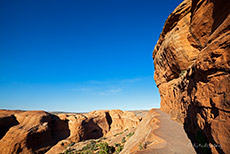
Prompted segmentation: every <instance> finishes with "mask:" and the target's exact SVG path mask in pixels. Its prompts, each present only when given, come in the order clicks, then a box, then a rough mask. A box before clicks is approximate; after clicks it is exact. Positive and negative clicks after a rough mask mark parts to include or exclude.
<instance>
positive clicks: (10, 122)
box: [0, 115, 19, 140]
mask: <svg viewBox="0 0 230 154" xmlns="http://www.w3.org/2000/svg"><path fill="white" fill-rule="evenodd" d="M18 124H19V122H18V121H17V119H16V117H15V116H14V115H11V116H8V117H4V118H1V119H0V128H1V129H0V140H1V139H2V138H3V137H4V136H5V135H6V133H7V132H8V130H9V129H10V128H11V127H13V126H15V125H18Z"/></svg>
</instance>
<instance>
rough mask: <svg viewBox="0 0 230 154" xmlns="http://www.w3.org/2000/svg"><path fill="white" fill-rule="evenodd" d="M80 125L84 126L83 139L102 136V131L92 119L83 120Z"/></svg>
mask: <svg viewBox="0 0 230 154" xmlns="http://www.w3.org/2000/svg"><path fill="white" fill-rule="evenodd" d="M82 126H83V127H84V132H85V133H84V136H83V140H88V139H98V138H100V137H102V136H103V132H102V129H101V127H99V126H98V124H96V123H95V122H94V121H93V119H90V120H88V121H87V120H84V121H83V122H82Z"/></svg>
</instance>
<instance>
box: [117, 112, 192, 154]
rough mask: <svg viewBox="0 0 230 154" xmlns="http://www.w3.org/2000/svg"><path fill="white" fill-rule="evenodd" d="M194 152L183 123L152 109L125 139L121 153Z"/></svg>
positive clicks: (188, 153)
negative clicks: (130, 135) (126, 139)
mask: <svg viewBox="0 0 230 154" xmlns="http://www.w3.org/2000/svg"><path fill="white" fill-rule="evenodd" d="M175 153H177V154H184V153H186V154H194V153H196V152H195V150H194V148H193V146H192V144H191V141H190V140H189V139H188V137H187V135H186V133H185V131H184V129H183V125H182V124H180V123H178V122H175V121H173V120H171V119H170V116H169V115H168V114H166V113H164V112H162V111H160V110H156V109H152V110H150V111H149V113H148V115H147V116H146V117H145V118H144V119H143V120H142V122H141V123H140V125H139V126H138V127H137V130H136V131H135V134H134V135H133V136H132V137H131V138H130V139H129V140H128V141H127V143H126V144H125V147H124V150H123V151H122V152H121V154H175Z"/></svg>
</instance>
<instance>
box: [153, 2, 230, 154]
mask: <svg viewBox="0 0 230 154" xmlns="http://www.w3.org/2000/svg"><path fill="white" fill-rule="evenodd" d="M153 59H154V68H155V74H154V79H155V81H156V84H157V87H158V88H159V92H160V96H161V110H162V111H164V112H167V113H169V114H170V115H171V117H172V119H175V120H177V121H179V122H182V123H183V124H184V128H185V130H186V132H187V134H188V136H189V137H190V139H191V140H192V142H193V144H194V147H195V148H196V150H197V152H198V153H210V152H212V153H230V147H229V143H230V2H229V1H228V0H210V1H208V0H185V1H184V2H182V3H181V4H180V5H179V6H178V7H177V8H176V9H175V10H174V11H173V12H172V13H171V14H170V15H169V17H168V19H167V20H166V22H165V25H164V27H163V30H162V33H161V35H160V37H159V40H158V42H157V44H156V46H155V48H154V51H153ZM202 146H203V147H202Z"/></svg>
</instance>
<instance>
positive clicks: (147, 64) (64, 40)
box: [0, 0, 181, 112]
mask: <svg viewBox="0 0 230 154" xmlns="http://www.w3.org/2000/svg"><path fill="white" fill-rule="evenodd" d="M180 2H181V0H160V1H155V0H68V1H64V0H20V1H19V0H1V1H0V108H1V109H23V110H47V111H70V112H85V111H92V110H98V109H123V110H135V109H150V108H156V107H159V106H160V98H159V93H158V89H157V87H156V85H155V82H154V80H153V73H154V70H153V61H152V51H153V49H154V46H155V44H156V42H157V40H158V37H159V35H160V33H161V30H162V28H163V25H164V22H165V20H166V18H167V17H168V15H169V14H170V13H171V12H172V11H173V10H174V9H175V7H176V6H177V5H178V4H179V3H180Z"/></svg>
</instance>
